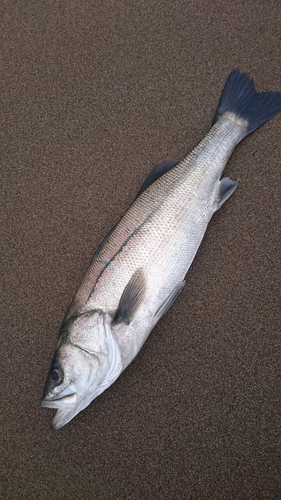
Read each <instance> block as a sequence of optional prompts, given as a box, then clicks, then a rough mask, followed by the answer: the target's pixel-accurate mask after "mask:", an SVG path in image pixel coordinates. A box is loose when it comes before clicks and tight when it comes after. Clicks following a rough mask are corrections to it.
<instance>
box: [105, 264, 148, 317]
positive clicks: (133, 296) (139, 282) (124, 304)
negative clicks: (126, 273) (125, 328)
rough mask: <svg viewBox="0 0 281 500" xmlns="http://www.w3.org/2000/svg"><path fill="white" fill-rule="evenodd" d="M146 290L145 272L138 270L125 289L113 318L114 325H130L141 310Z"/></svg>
mask: <svg viewBox="0 0 281 500" xmlns="http://www.w3.org/2000/svg"><path fill="white" fill-rule="evenodd" d="M145 288H146V280H145V275H144V272H143V270H142V269H141V268H140V269H137V270H136V271H135V272H134V274H133V276H132V277H131V279H130V281H129V282H128V283H127V285H126V286H125V288H124V291H123V293H122V295H121V298H120V301H119V304H118V307H117V309H116V311H115V314H114V316H113V320H112V325H116V324H117V323H125V324H126V325H129V324H130V323H131V321H132V320H133V317H134V315H135V313H136V311H137V309H138V308H139V306H140V304H141V302H142V300H143V297H144V294H145Z"/></svg>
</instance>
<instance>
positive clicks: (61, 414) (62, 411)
mask: <svg viewBox="0 0 281 500" xmlns="http://www.w3.org/2000/svg"><path fill="white" fill-rule="evenodd" d="M77 400H78V397H77V394H76V392H75V390H74V387H73V386H72V385H71V384H70V385H69V386H68V387H66V389H64V390H63V391H62V392H60V393H59V394H56V395H55V396H49V397H45V398H43V399H42V401H41V406H42V407H43V408H54V409H56V410H57V411H56V414H55V416H54V417H53V420H52V428H53V429H54V430H57V429H60V428H61V427H63V426H64V425H65V424H66V423H67V422H69V420H71V419H72V418H73V417H74V415H75V414H76V413H77ZM78 411H79V410H78Z"/></svg>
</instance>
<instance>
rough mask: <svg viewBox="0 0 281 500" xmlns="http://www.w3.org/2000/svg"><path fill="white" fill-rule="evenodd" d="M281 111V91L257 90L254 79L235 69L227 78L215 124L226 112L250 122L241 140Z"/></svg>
mask: <svg viewBox="0 0 281 500" xmlns="http://www.w3.org/2000/svg"><path fill="white" fill-rule="evenodd" d="M279 111H281V93H280V92H260V93H258V92H256V89H255V85H254V82H253V80H252V79H251V78H250V77H249V76H248V75H246V74H245V73H241V72H240V71H239V69H233V70H232V71H231V73H230V75H229V77H228V79H227V80H226V83H225V86H224V89H223V91H222V95H221V97H220V100H219V104H218V108H217V111H216V114H215V118H214V121H213V124H214V123H216V122H217V121H218V119H219V118H220V117H221V116H222V115H223V114H224V113H226V112H231V113H234V114H235V115H237V116H239V117H240V118H243V119H244V120H246V121H247V122H248V128H247V129H246V131H245V133H244V135H243V136H242V137H241V139H240V140H242V139H244V137H246V135H248V134H250V133H251V132H253V131H254V130H256V129H257V128H258V127H260V126H261V125H263V124H264V123H266V122H267V121H268V120H270V119H271V118H273V116H275V115H276V114H277V113H279Z"/></svg>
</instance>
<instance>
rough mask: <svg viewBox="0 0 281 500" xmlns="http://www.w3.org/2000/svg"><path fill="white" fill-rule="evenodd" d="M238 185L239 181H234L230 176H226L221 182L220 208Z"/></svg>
mask: <svg viewBox="0 0 281 500" xmlns="http://www.w3.org/2000/svg"><path fill="white" fill-rule="evenodd" d="M237 186H238V181H233V180H232V179H230V178H229V177H224V178H223V179H221V180H220V182H219V199H218V209H219V208H220V207H221V206H222V205H223V204H224V202H225V201H226V200H228V198H229V197H230V196H231V195H232V193H234V191H235V189H236V188H237Z"/></svg>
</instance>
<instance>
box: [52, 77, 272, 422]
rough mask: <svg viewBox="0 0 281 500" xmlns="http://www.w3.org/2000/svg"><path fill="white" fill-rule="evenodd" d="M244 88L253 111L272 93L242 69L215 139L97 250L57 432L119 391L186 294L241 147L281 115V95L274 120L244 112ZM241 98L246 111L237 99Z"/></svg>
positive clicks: (174, 167) (165, 177) (73, 312)
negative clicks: (116, 385)
mask: <svg viewBox="0 0 281 500" xmlns="http://www.w3.org/2000/svg"><path fill="white" fill-rule="evenodd" d="M249 82H250V83H249ZM239 85H240V87H241V88H242V89H245V88H246V90H244V92H245V96H244V101H245V99H246V103H247V102H248V101H249V102H250V101H251V100H252V101H253V96H254V95H257V96H261V95H263V94H257V93H256V92H255V90H254V86H253V82H252V81H251V80H250V79H249V78H248V77H247V76H246V75H244V74H242V73H240V72H239V71H238V70H234V71H233V72H232V73H231V75H230V77H229V79H228V81H227V84H226V86H225V90H224V93H223V95H222V98H221V101H222V102H221V101H220V104H219V108H218V113H217V115H216V118H215V123H214V125H213V127H212V128H211V129H210V131H209V133H208V134H207V135H206V136H205V138H204V139H203V140H202V141H201V142H200V143H199V145H198V146H197V147H196V148H195V149H194V150H193V151H192V152H191V153H190V154H189V155H188V156H187V157H186V158H184V159H183V160H182V161H180V162H178V163H175V162H173V163H168V164H165V165H164V164H163V165H160V166H159V167H158V171H157V168H156V171H155V172H154V174H151V178H150V179H148V182H147V185H146V183H145V185H144V188H143V189H142V190H141V192H140V194H139V195H138V197H137V198H136V200H135V201H134V203H133V204H132V205H131V206H130V208H129V209H128V211H127V212H126V213H125V215H124V216H123V217H122V218H121V220H120V221H119V223H118V224H117V225H116V227H115V228H114V229H113V230H112V231H111V233H110V234H109V235H108V237H107V238H106V239H105V240H104V242H103V244H101V246H100V247H99V249H98V251H97V252H96V254H95V256H94V258H93V261H92V263H91V265H90V267H89V269H88V271H87V273H86V275H85V277H84V279H83V281H82V283H81V286H80V288H79V289H78V291H77V294H76V296H75V298H74V300H73V302H72V304H71V306H70V308H69V310H68V312H67V314H66V316H65V319H64V322H63V325H62V329H61V333H60V337H59V341H58V345H57V348H56V351H55V356H54V361H53V364H52V366H51V370H50V374H49V376H48V378H47V382H46V385H45V391H44V398H43V401H42V405H43V406H47V407H52V408H56V409H57V410H58V411H57V414H56V415H55V417H54V419H53V427H54V428H55V429H57V428H59V427H61V426H62V425H64V424H65V423H67V422H68V421H69V420H71V419H72V418H73V417H74V416H75V415H76V414H77V413H78V412H79V411H81V410H82V409H83V408H85V407H86V406H87V405H88V404H89V403H90V402H91V401H92V400H93V399H94V398H95V397H97V396H98V395H99V394H100V393H101V392H103V391H104V390H105V389H106V388H107V387H109V386H110V385H111V384H112V383H113V382H114V381H115V380H116V378H117V377H118V376H119V375H120V373H121V372H122V371H123V370H124V369H125V368H126V367H127V366H128V365H129V364H130V363H131V361H132V360H133V359H134V357H135V356H136V355H137V353H138V352H139V350H140V349H141V347H142V345H143V343H144V342H145V340H146V338H147V337H148V335H149V333H150V332H151V330H152V329H153V327H154V326H155V324H156V323H157V322H158V320H159V319H160V318H161V316H162V315H163V314H164V313H165V312H166V311H167V310H168V309H169V307H170V306H171V305H172V303H173V302H174V300H175V299H176V298H177V296H178V294H179V293H180V291H181V289H182V288H183V286H184V277H185V275H186V272H187V270H188V269H189V267H190V265H191V263H192V261H193V259H194V257H195V255H196V252H197V250H198V247H199V245H200V243H201V241H202V238H203V236H204V233H205V231H206V228H207V225H208V223H209V221H210V219H211V217H212V215H213V214H214V212H215V211H216V210H217V209H218V208H220V206H221V205H222V204H223V203H224V202H225V201H226V200H227V199H228V198H229V197H230V196H231V194H232V193H233V192H234V190H235V189H236V187H237V185H238V182H237V181H232V180H231V179H229V178H225V179H221V180H220V178H221V174H222V172H223V169H224V167H225V165H226V163H227V161H228V159H229V157H230V155H231V154H232V151H233V149H234V148H235V146H236V145H237V144H238V143H239V142H240V140H242V139H243V138H244V137H245V136H246V135H248V133H250V132H251V131H252V130H254V129H255V128H257V126H260V125H261V124H262V123H264V122H265V121H267V120H268V119H270V118H271V117H272V116H274V114H276V113H277V112H278V111H280V110H281V94H278V93H264V94H270V96H269V97H270V99H269V97H267V101H266V104H263V101H262V104H263V106H261V103H259V106H260V107H261V108H262V109H265V108H266V109H267V110H268V108H270V105H269V104H270V103H271V101H273V102H274V106H273V109H272V110H271V108H270V113H269V112H268V111H266V110H265V112H264V114H265V116H262V117H260V113H259V117H258V118H256V114H257V113H252V115H253V116H252V115H251V113H250V112H249V111H248V110H247V111H246V112H245V113H243V112H242V111H243V110H242V111H241V113H240V112H239V111H240V107H241V109H242V107H243V106H244V105H245V103H244V101H243V102H242V104H241V103H239V102H238V105H236V107H235V105H233V104H232V103H231V104H230V105H227V103H229V101H231V99H230V98H229V95H230V94H231V95H233V93H235V91H236V93H238V94H239V92H238V91H239V88H238V91H237V87H239ZM247 85H248V87H249V88H248V87H247ZM227 86H228V88H227ZM232 87H234V90H232ZM235 89H236V90H235ZM247 93H252V94H251V95H249V96H248V94H247ZM224 94H225V96H224ZM240 95H241V89H240ZM247 99H248V101H247ZM232 100H233V101H234V102H236V103H237V97H234V98H232ZM240 100H241V99H240ZM238 101H239V98H238ZM268 103H269V104H268ZM220 106H221V110H220ZM239 106H240V107H239ZM252 107H254V108H256V107H257V106H256V105H251V106H250V109H252ZM271 107H272V106H271ZM243 109H244V108H243ZM255 120H256V122H255ZM251 127H252V130H251ZM160 174H161V175H160Z"/></svg>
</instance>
